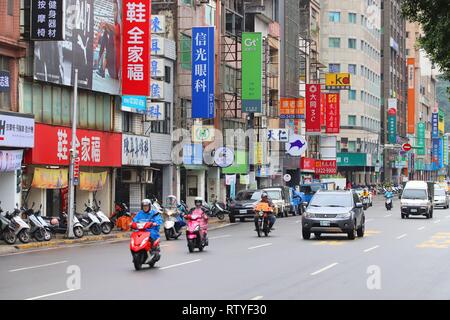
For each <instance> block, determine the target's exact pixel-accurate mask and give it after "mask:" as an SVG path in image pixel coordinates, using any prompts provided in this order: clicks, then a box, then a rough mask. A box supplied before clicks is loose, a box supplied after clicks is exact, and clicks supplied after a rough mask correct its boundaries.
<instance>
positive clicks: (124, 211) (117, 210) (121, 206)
mask: <svg viewBox="0 0 450 320" xmlns="http://www.w3.org/2000/svg"><path fill="white" fill-rule="evenodd" d="M123 216H128V217H131V214H130V210H129V209H128V207H127V205H126V204H125V203H119V202H116V203H115V205H114V212H113V214H112V215H111V217H110V220H111V223H112V225H113V226H115V225H117V220H118V219H119V218H120V217H123Z"/></svg>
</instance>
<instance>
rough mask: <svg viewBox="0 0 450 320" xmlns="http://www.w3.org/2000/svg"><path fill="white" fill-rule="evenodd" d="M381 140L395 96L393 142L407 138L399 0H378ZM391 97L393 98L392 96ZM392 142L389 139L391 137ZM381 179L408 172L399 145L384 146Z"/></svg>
mask: <svg viewBox="0 0 450 320" xmlns="http://www.w3.org/2000/svg"><path fill="white" fill-rule="evenodd" d="M381 2H382V6H381V25H382V26H383V32H382V33H381V53H382V54H381V64H382V71H381V77H382V94H381V137H382V139H381V142H382V144H388V142H389V141H388V126H387V124H388V120H387V116H388V101H389V99H395V101H396V104H397V115H396V131H397V133H396V134H397V141H395V143H396V144H403V143H405V142H407V141H408V140H407V135H406V134H407V77H406V74H407V73H406V62H407V61H406V44H405V41H406V21H405V18H404V17H403V16H402V15H401V1H400V0H387V1H386V0H385V1H381ZM391 101H392V100H391ZM391 144H392V141H391ZM383 156H384V157H383V159H384V166H383V174H382V177H383V180H384V181H386V182H388V181H392V182H395V183H398V182H400V181H401V179H402V177H405V176H407V175H408V168H407V161H406V157H404V156H402V155H400V154H399V152H398V149H397V150H395V149H392V148H385V149H384V154H383Z"/></svg>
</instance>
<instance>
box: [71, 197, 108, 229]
mask: <svg viewBox="0 0 450 320" xmlns="http://www.w3.org/2000/svg"><path fill="white" fill-rule="evenodd" d="M84 206H85V207H86V210H85V212H84V213H83V214H80V213H76V214H75V216H76V217H77V218H78V220H79V221H80V223H81V225H82V226H83V229H84V231H90V232H92V234H94V235H96V236H98V235H99V234H101V233H102V228H101V226H100V220H98V218H97V217H96V216H95V214H94V213H93V212H92V208H90V207H88V205H87V204H86V203H85V204H84Z"/></svg>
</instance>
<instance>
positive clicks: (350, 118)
mask: <svg viewBox="0 0 450 320" xmlns="http://www.w3.org/2000/svg"><path fill="white" fill-rule="evenodd" d="M348 125H349V126H356V116H348Z"/></svg>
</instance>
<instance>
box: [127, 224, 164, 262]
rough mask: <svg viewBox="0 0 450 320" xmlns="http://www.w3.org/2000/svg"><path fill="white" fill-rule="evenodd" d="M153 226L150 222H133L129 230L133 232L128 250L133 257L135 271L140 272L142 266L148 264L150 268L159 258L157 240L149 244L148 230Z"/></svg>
mask: <svg viewBox="0 0 450 320" xmlns="http://www.w3.org/2000/svg"><path fill="white" fill-rule="evenodd" d="M152 226H153V223H152V222H137V223H136V222H133V223H132V224H131V228H132V229H134V230H137V231H134V232H133V233H132V234H131V241H130V250H131V255H132V256H133V264H134V268H135V269H136V270H141V269H142V265H143V264H148V265H149V266H150V268H152V267H153V266H154V265H155V263H156V262H157V261H158V260H159V259H160V258H161V255H160V253H159V250H157V248H158V247H159V240H160V239H158V240H156V241H154V242H153V245H152V243H151V242H150V232H148V231H147V229H150V228H151V227H152Z"/></svg>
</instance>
